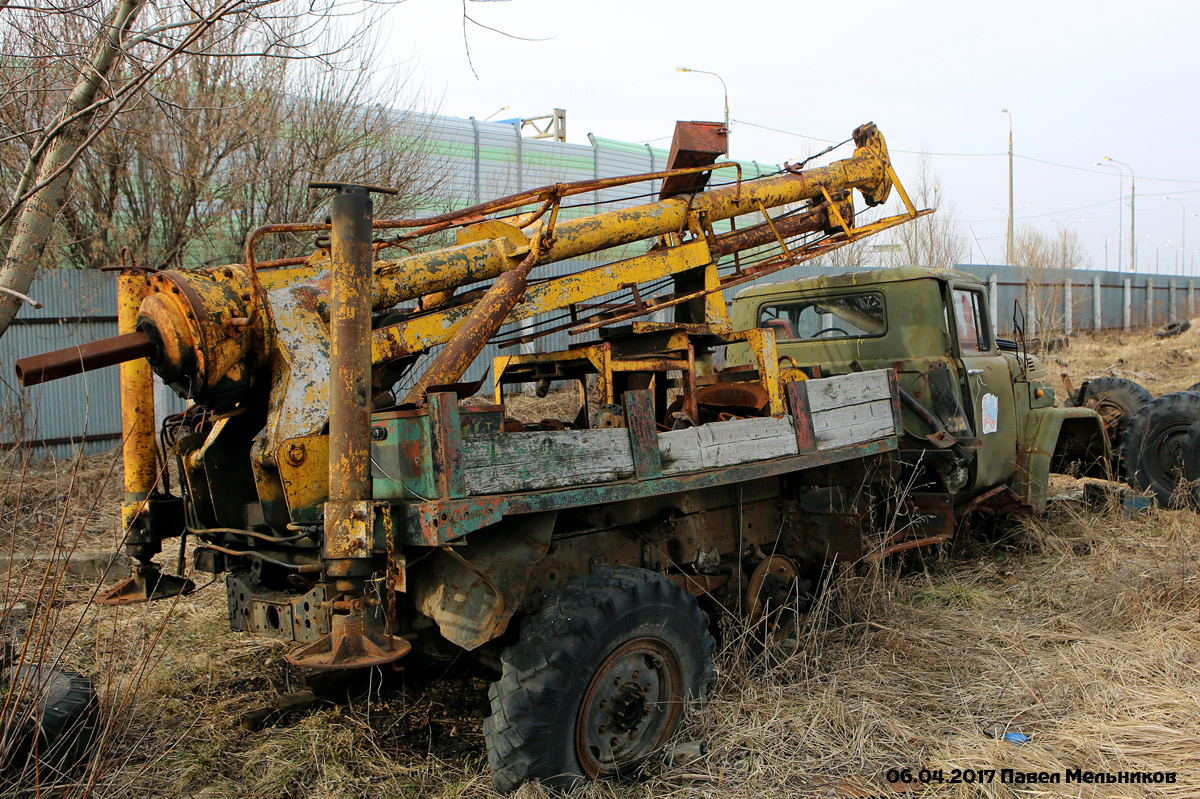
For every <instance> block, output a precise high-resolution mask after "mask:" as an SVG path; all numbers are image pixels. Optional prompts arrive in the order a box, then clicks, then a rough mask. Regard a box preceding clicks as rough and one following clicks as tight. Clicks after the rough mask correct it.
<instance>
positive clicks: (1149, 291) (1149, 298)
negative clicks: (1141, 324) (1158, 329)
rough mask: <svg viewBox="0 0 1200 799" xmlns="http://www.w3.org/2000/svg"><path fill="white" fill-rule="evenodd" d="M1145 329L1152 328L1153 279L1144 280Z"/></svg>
mask: <svg viewBox="0 0 1200 799" xmlns="http://www.w3.org/2000/svg"><path fill="white" fill-rule="evenodd" d="M1146 327H1154V278H1152V277H1148V278H1146Z"/></svg>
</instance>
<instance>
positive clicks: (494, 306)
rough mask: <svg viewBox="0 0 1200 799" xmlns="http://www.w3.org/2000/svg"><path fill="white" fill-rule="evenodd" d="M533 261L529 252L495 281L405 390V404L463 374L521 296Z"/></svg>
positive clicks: (416, 400) (421, 397) (419, 399)
mask: <svg viewBox="0 0 1200 799" xmlns="http://www.w3.org/2000/svg"><path fill="white" fill-rule="evenodd" d="M535 260H536V258H535V255H534V252H531V253H530V254H529V255H528V256H526V258H525V260H524V261H523V262H522V263H521V265H520V266H518V267H517V268H516V269H513V270H511V271H509V272H505V273H504V274H502V275H500V277H498V278H496V280H495V282H493V283H492V285H491V287H490V288H488V290H487V293H486V294H484V296H483V298H482V299H481V300H480V301H479V303H478V304H477V305H476V306H475V307H474V308H473V309H472V311H471V313H470V315H469V316H467V318H466V319H464V320H463V323H462V326H461V327H460V328H459V329H458V331H457V332H456V333H455V334H454V338H452V339H450V341H448V342H446V345H445V346H443V347H442V349H441V352H439V353H438V354H437V357H435V358H434V359H433V362H432V363H431V364H430V365H429V368H428V369H426V370H425V372H424V373H423V374H422V375H421V377H420V379H419V380H417V382H416V384H415V385H414V386H413V387H412V388H411V389H409V392H408V394H407V395H406V396H405V398H404V401H405V402H414V403H415V402H421V401H422V400H423V399H424V396H425V392H426V391H427V390H428V389H429V387H430V386H439V385H444V384H446V383H452V382H454V381H455V380H458V379H459V378H460V377H461V376H462V374H463V372H465V371H467V368H468V367H469V366H470V365H471V362H472V361H474V360H475V357H476V356H477V355H479V352H480V350H482V349H483V347H484V346H485V345H486V344H487V343H488V341H489V340H490V339H491V338H492V336H494V335H496V333H497V331H499V330H500V327H501V325H503V324H504V320H505V318H506V317H507V316H508V314H509V312H511V311H512V309H513V307H514V306H515V305H516V304H517V303H518V302H520V301H521V298H522V297H523V296H524V295H525V287H526V285H527V284H528V278H529V271H530V270H531V269H533V265H534V262H535Z"/></svg>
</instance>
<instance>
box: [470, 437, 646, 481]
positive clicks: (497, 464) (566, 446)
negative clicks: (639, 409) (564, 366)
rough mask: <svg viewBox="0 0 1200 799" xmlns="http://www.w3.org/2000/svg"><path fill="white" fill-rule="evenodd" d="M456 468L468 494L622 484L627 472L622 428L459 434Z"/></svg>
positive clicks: (629, 453) (629, 457)
mask: <svg viewBox="0 0 1200 799" xmlns="http://www.w3.org/2000/svg"><path fill="white" fill-rule="evenodd" d="M462 468H463V472H464V477H465V480H466V486H467V493H468V494H503V493H507V492H509V491H532V490H535V489H539V488H562V487H563V486H571V485H586V484H588V483H604V482H607V481H610V480H623V479H624V478H626V477H629V476H630V475H632V474H633V450H632V448H631V447H630V445H629V433H628V432H627V431H626V430H625V429H624V428H619V427H618V428H611V429H605V430H555V431H549V432H537V433H498V434H490V435H482V436H465V437H464V438H463V442H462Z"/></svg>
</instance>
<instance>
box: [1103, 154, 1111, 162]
mask: <svg viewBox="0 0 1200 799" xmlns="http://www.w3.org/2000/svg"><path fill="white" fill-rule="evenodd" d="M1104 160H1105V161H1111V160H1112V159H1111V158H1109V157H1108V156H1107V155H1106V156H1104Z"/></svg>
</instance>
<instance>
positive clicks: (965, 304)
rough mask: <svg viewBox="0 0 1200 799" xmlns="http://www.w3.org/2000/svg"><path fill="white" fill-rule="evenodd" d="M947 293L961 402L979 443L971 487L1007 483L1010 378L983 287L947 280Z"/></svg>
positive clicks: (1012, 457) (1012, 423)
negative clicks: (965, 406)
mask: <svg viewBox="0 0 1200 799" xmlns="http://www.w3.org/2000/svg"><path fill="white" fill-rule="evenodd" d="M949 293H950V296H949V297H948V300H949V304H950V307H951V309H952V312H951V313H950V314H949V316H950V318H951V320H952V321H953V324H954V331H955V347H954V352H955V357H956V359H957V360H958V368H959V374H960V376H961V381H962V386H963V398H964V399H965V400H966V402H965V403H964V404H965V405H967V413H968V415H969V416H970V418H971V422H972V425H973V427H974V428H975V434H976V435H977V436H978V437H979V440H980V444H981V446H980V449H979V451H978V452H977V453H976V454H975V488H977V489H984V488H990V487H992V486H996V485H1000V484H1002V483H1007V482H1009V480H1010V479H1011V478H1012V475H1013V472H1014V471H1015V469H1016V462H1017V414H1016V398H1015V396H1014V393H1013V379H1012V375H1011V374H1010V372H1009V368H1008V361H1007V359H1005V358H1004V357H1003V356H1002V355H1001V354H1000V350H999V349H998V348H997V346H996V340H995V336H993V335H992V322H991V318H990V317H989V316H988V306H987V302H986V300H985V299H984V293H983V289H982V288H981V287H976V286H970V285H958V284H953V283H952V284H950V286H949Z"/></svg>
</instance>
